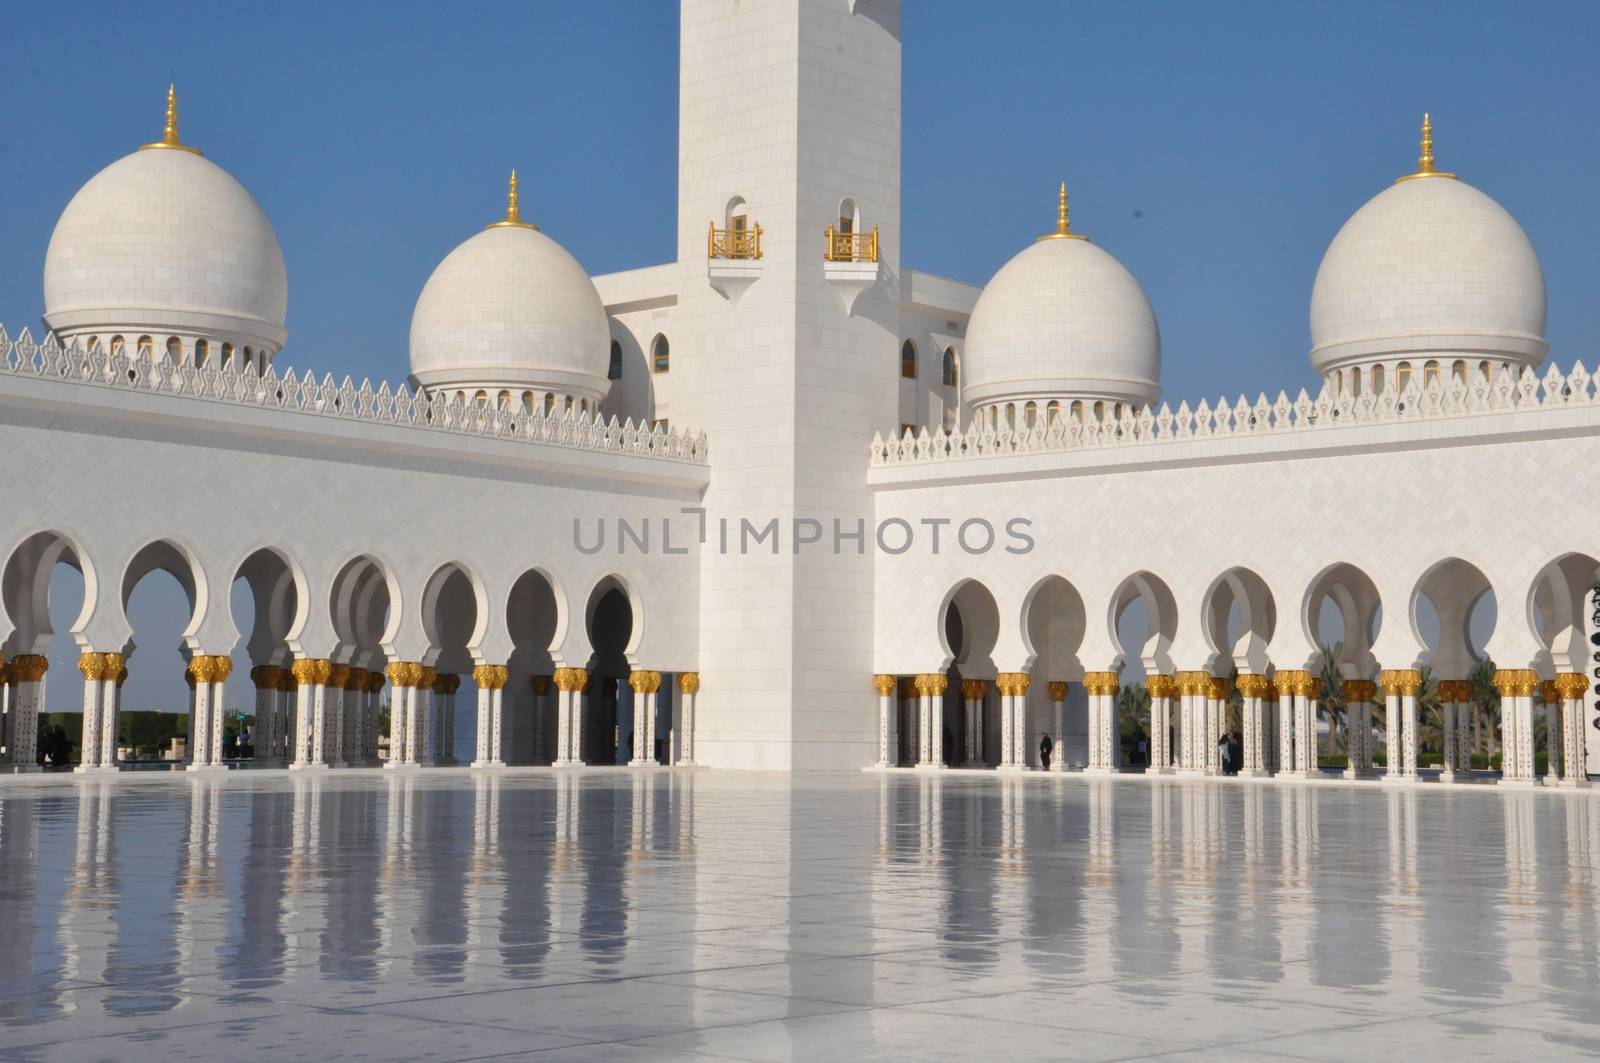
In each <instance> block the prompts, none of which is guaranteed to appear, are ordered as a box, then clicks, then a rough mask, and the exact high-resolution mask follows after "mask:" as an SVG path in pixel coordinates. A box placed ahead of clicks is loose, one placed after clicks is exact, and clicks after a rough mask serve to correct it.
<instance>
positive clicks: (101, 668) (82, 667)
mask: <svg viewBox="0 0 1600 1063" xmlns="http://www.w3.org/2000/svg"><path fill="white" fill-rule="evenodd" d="M78 671H80V672H82V673H83V678H84V679H85V680H88V681H91V682H96V683H98V682H99V681H100V680H102V679H104V678H105V677H106V655H105V654H103V653H83V654H79V655H78Z"/></svg>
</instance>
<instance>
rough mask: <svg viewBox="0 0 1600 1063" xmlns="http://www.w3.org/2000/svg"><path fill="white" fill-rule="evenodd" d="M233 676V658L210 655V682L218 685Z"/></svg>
mask: <svg viewBox="0 0 1600 1063" xmlns="http://www.w3.org/2000/svg"><path fill="white" fill-rule="evenodd" d="M232 674H233V658H232V657H229V656H227V655H225V654H212V656H211V681H212V682H213V683H220V682H222V681H223V680H225V679H227V678H228V677H229V676H230V675H232Z"/></svg>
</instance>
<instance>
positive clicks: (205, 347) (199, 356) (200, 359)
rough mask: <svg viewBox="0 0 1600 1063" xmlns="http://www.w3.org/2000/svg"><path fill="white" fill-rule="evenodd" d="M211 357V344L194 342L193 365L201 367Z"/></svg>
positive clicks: (201, 341)
mask: <svg viewBox="0 0 1600 1063" xmlns="http://www.w3.org/2000/svg"><path fill="white" fill-rule="evenodd" d="M210 357H211V344H209V343H207V342H206V341H205V340H195V341H194V364H195V365H199V366H203V365H205V364H206V361H207V360H208V359H209V358H210Z"/></svg>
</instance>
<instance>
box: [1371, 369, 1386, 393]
mask: <svg viewBox="0 0 1600 1063" xmlns="http://www.w3.org/2000/svg"><path fill="white" fill-rule="evenodd" d="M1372 393H1373V394H1374V395H1382V394H1383V366H1381V365H1375V366H1373V367H1372Z"/></svg>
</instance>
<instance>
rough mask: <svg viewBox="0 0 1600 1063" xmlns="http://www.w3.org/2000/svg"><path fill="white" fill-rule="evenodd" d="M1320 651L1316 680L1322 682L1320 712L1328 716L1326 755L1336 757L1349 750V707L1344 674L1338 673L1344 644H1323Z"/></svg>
mask: <svg viewBox="0 0 1600 1063" xmlns="http://www.w3.org/2000/svg"><path fill="white" fill-rule="evenodd" d="M1321 649H1322V673H1321V674H1320V675H1319V676H1318V677H1317V678H1318V679H1320V680H1321V682H1322V702H1321V704H1322V711H1323V712H1325V713H1327V714H1328V755H1329V756H1330V757H1336V756H1339V755H1341V754H1345V753H1348V752H1349V750H1350V739H1349V732H1350V728H1349V713H1348V712H1347V711H1346V710H1347V709H1348V708H1349V706H1348V705H1347V704H1346V703H1345V697H1344V674H1343V673H1342V672H1340V671H1339V659H1340V658H1341V657H1343V656H1344V643H1343V642H1335V643H1334V644H1333V645H1332V646H1329V645H1326V644H1324V645H1323V646H1322V647H1321ZM1341 727H1342V728H1343V730H1344V733H1345V740H1344V741H1343V742H1342V743H1341V742H1340V741H1339V732H1340V729H1341ZM1341 746H1342V748H1341Z"/></svg>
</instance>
